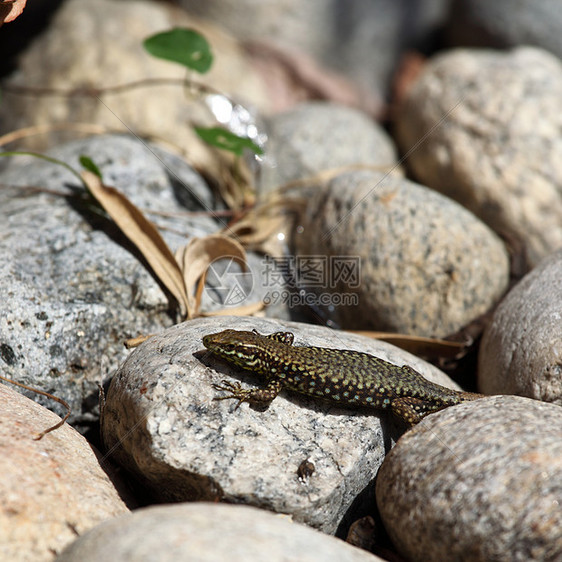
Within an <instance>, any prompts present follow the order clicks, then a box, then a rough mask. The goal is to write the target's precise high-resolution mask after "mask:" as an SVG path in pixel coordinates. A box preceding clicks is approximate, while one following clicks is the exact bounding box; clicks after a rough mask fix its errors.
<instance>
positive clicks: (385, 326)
mask: <svg viewBox="0 0 562 562" xmlns="http://www.w3.org/2000/svg"><path fill="white" fill-rule="evenodd" d="M302 226H303V228H302V232H301V233H299V234H296V235H295V240H294V242H295V246H296V249H297V254H298V256H299V259H301V260H303V259H304V258H305V257H306V256H328V257H329V259H330V260H331V261H330V267H332V268H333V269H330V270H329V275H333V276H334V278H333V279H332V278H330V279H326V280H325V282H324V285H322V286H320V287H318V286H317V285H315V286H311V287H310V289H311V290H313V291H315V292H316V294H317V295H318V297H319V300H320V298H323V297H322V295H323V294H326V293H330V294H331V296H332V299H333V300H334V302H335V300H336V299H339V300H341V299H342V298H343V297H346V295H356V296H357V297H358V302H357V305H355V306H354V305H350V306H335V305H334V306H333V307H331V308H328V309H327V312H326V314H327V315H329V317H330V318H332V319H335V320H336V322H339V323H340V324H341V325H342V326H343V327H346V328H354V329H374V330H385V331H395V332H400V333H406V334H416V335H420V336H435V337H443V336H446V335H448V334H451V333H453V332H455V331H457V330H459V329H460V328H461V327H463V326H464V325H466V324H468V323H469V322H470V321H471V320H473V319H474V318H476V317H477V316H479V315H480V314H482V313H484V312H486V311H487V310H488V309H489V308H490V307H491V306H493V304H494V303H495V302H496V301H497V300H498V298H499V297H500V296H501V295H502V293H503V292H504V290H505V289H506V287H507V282H508V257H507V253H506V250H505V248H504V245H503V243H502V242H501V240H499V239H498V237H497V236H496V235H495V234H494V233H493V232H492V231H491V230H490V229H489V228H488V227H487V226H485V225H484V224H483V223H482V222H480V221H479V220H478V219H477V218H476V217H475V216H474V215H472V214H471V213H470V212H468V211H467V210H466V209H464V208H462V207H461V206H460V205H458V204H457V203H455V202H454V201H452V200H450V199H448V198H446V197H443V196H442V195H440V194H438V193H436V192H435V191H433V190H431V189H428V188H426V187H424V186H421V185H418V184H415V183H412V182H410V181H407V180H404V179H402V178H398V177H395V176H388V175H383V174H381V173H376V172H349V173H345V174H342V175H340V176H338V177H337V178H335V179H333V180H332V181H330V182H329V183H328V184H327V185H324V186H323V187H322V189H321V190H319V191H318V192H317V194H316V196H315V197H314V198H313V199H312V201H310V203H309V206H308V211H307V213H306V215H305V217H304V219H303V223H302ZM345 259H348V260H349V259H356V260H358V266H357V267H356V270H357V271H359V272H360V275H359V277H358V278H357V277H352V276H349V277H346V276H345V275H343V274H340V275H339V276H338V275H337V274H338V271H337V269H336V268H335V266H336V265H337V263H338V262H339V261H342V262H343V261H344V260H345ZM332 264H333V265H332ZM340 273H341V272H340ZM343 273H345V271H344V272H343ZM327 277H328V276H327ZM300 288H307V284H306V279H305V280H304V282H303V284H302V285H300ZM342 295H343V297H342Z"/></svg>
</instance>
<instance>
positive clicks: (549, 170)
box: [396, 47, 562, 265]
mask: <svg viewBox="0 0 562 562" xmlns="http://www.w3.org/2000/svg"><path fill="white" fill-rule="evenodd" d="M561 128H562V63H561V62H560V60H559V59H557V58H556V57H554V56H552V55H551V54H550V53H547V52H546V51H542V50H540V49H534V48H530V47H526V48H519V49H515V50H513V51H511V52H507V53H504V52H499V51H482V50H458V51H452V52H447V53H445V54H443V55H441V56H438V57H435V58H434V59H433V60H432V61H431V62H430V63H429V64H428V65H427V66H426V68H425V70H424V72H423V74H422V75H421V77H420V78H419V79H418V80H417V82H416V83H415V84H414V86H413V88H412V90H411V91H410V93H409V95H408V97H407V99H406V102H405V104H404V107H403V108H402V111H401V113H400V115H399V117H398V120H397V128H396V133H397V140H398V141H399V143H400V144H401V146H402V149H403V151H404V152H408V160H407V164H408V165H409V166H410V168H411V170H412V171H413V172H414V174H415V176H416V178H417V179H418V180H419V181H421V182H422V183H424V184H425V185H428V186H429V187H432V188H434V189H437V190H438V191H440V192H442V193H444V194H445V195H447V196H449V197H451V198H452V199H455V200H457V201H459V202H460V203H461V204H462V205H464V206H466V207H467V208H468V209H470V210H471V211H472V212H473V213H474V214H475V215H477V216H478V217H480V218H481V219H482V220H484V222H486V223H487V224H488V225H489V226H490V227H491V228H492V229H494V230H495V231H496V232H498V233H499V234H501V235H505V236H507V237H508V239H510V240H511V241H512V242H513V243H514V249H516V250H517V249H518V248H519V246H521V248H522V250H523V252H524V254H526V258H527V261H528V262H529V264H530V265H536V264H537V263H538V262H539V261H540V260H541V259H542V258H543V257H544V256H546V255H547V254H549V253H550V252H552V251H553V250H556V249H557V248H560V247H562V159H561V158H560V154H562V136H561V135H560V130H561ZM414 148H415V149H414ZM409 151H411V152H409Z"/></svg>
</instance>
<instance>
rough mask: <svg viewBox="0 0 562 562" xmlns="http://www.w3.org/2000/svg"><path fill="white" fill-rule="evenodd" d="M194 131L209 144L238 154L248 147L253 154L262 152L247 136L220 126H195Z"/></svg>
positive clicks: (240, 154)
mask: <svg viewBox="0 0 562 562" xmlns="http://www.w3.org/2000/svg"><path fill="white" fill-rule="evenodd" d="M195 132H196V133H197V134H198V135H199V136H200V137H201V138H202V139H203V140H204V141H205V142H207V143H209V144H210V145H212V146H215V147H217V148H222V149H223V150H230V152H234V154H236V155H238V156H242V153H243V152H244V149H245V148H249V149H250V150H251V151H252V152H253V153H254V154H263V150H262V149H261V148H260V147H259V146H258V145H257V144H256V143H255V142H253V141H251V140H250V139H249V138H246V137H239V136H238V135H235V134H234V133H231V132H230V131H227V130H226V129H223V128H222V127H210V128H204V127H195Z"/></svg>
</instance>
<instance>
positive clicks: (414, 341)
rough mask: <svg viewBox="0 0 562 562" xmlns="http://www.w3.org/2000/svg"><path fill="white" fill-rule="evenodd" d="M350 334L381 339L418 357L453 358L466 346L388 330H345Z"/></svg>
mask: <svg viewBox="0 0 562 562" xmlns="http://www.w3.org/2000/svg"><path fill="white" fill-rule="evenodd" d="M345 331H346V332H351V333H352V334H359V335H361V336H366V337H368V338H373V339H377V340H383V341H386V342H388V343H391V344H393V345H395V346H396V347H399V348H401V349H404V350H405V351H409V352H410V353H413V354H414V355H418V356H420V357H440V358H444V359H454V358H456V357H457V355H458V354H459V353H460V352H461V351H462V350H463V349H464V348H465V347H466V345H465V344H464V343H461V342H454V341H447V340H440V339H433V338H424V337H422V336H408V335H405V334H393V333H390V332H370V331H361V330H345Z"/></svg>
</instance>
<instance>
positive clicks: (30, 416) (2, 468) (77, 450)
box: [0, 383, 129, 562]
mask: <svg viewBox="0 0 562 562" xmlns="http://www.w3.org/2000/svg"><path fill="white" fill-rule="evenodd" d="M0 404H1V407H0V451H1V453H0V474H2V478H1V479H0V560H3V561H6V562H8V561H9V562H20V561H21V562H24V561H29V560H33V561H37V562H42V561H50V560H52V559H53V558H54V556H55V555H56V554H57V553H58V552H60V551H61V550H62V549H63V548H64V547H65V546H67V545H68V544H70V543H71V542H72V541H73V540H74V539H75V538H76V536H77V535H79V534H81V533H84V532H85V531H87V530H88V529H91V528H92V527H94V526H96V525H97V524H98V523H101V522H102V521H105V520H106V519H111V518H112V517H115V516H117V515H120V514H122V513H126V512H128V511H129V510H128V508H127V507H126V505H125V504H124V503H123V500H122V499H121V498H120V494H119V493H118V492H117V490H116V489H115V487H114V484H113V483H112V481H111V480H110V478H109V477H108V475H107V474H106V472H104V470H103V469H102V467H101V466H100V460H99V459H101V455H100V454H99V453H98V452H97V451H95V450H94V449H92V446H91V445H90V444H89V443H88V442H87V441H86V440H85V439H84V437H82V436H81V435H80V434H79V433H78V432H77V431H76V430H74V429H72V427H70V426H69V425H67V424H65V425H63V426H62V427H60V428H59V429H56V430H54V431H52V432H51V433H48V434H47V435H45V436H44V437H43V438H42V439H40V440H38V441H37V440H34V438H35V437H36V436H38V434H39V433H41V432H42V431H45V430H46V429H48V428H50V427H52V426H53V425H55V424H56V423H58V422H59V421H60V418H59V417H58V416H56V415H55V414H53V413H52V412H50V411H49V410H47V409H46V408H43V407H42V406H40V405H39V404H36V403H35V402H33V401H32V400H29V398H26V397H25V396H22V395H21V394H19V393H18V392H16V391H14V390H12V389H11V388H9V387H8V386H7V385H5V384H4V383H2V384H0ZM105 468H106V469H107V468H108V465H107V463H105ZM120 489H121V490H123V488H120Z"/></svg>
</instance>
